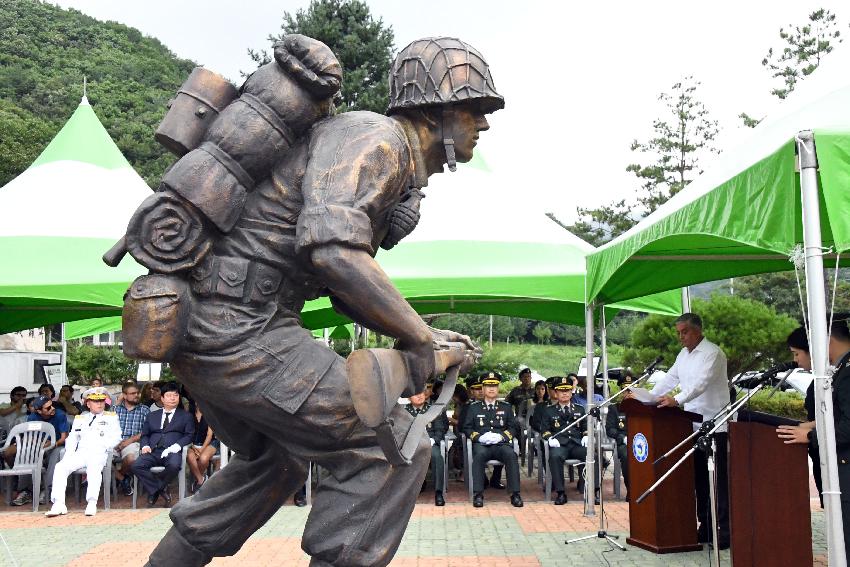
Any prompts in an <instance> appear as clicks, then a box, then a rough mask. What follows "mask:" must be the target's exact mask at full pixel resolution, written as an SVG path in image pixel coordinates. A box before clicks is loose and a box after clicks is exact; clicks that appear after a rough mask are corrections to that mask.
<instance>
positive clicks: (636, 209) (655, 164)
mask: <svg viewBox="0 0 850 567" xmlns="http://www.w3.org/2000/svg"><path fill="white" fill-rule="evenodd" d="M699 86H700V82H699V81H696V80H695V79H694V78H693V77H691V76H688V77H685V78H684V79H683V80H681V81H679V82H677V83H675V84H673V86H672V87H671V89H670V91H669V92H664V93H661V94H660V95H659V97H658V99H659V100H660V101H661V102H662V103H663V105H664V107H665V112H664V114H663V115H662V116H661V117H660V118H658V119H656V120H655V121H654V122H653V124H652V130H653V133H652V135H651V136H650V138H649V139H648V140H646V141H644V142H639V141H638V140H635V141H634V142H632V145H631V149H632V151H633V152H638V153H639V154H640V155H641V156H642V157H644V158H645V159H646V160H647V161H644V163H643V164H640V163H633V164H630V165H629V166H628V167H627V168H626V171H629V172H631V173H633V174H634V175H635V177H637V179H638V182H639V183H640V189H639V191H638V192H637V198H636V200H635V202H630V201H629V200H627V199H623V200H619V201H615V202H613V203H610V204H608V205H604V206H602V207H599V208H595V209H585V208H581V207H580V208H578V209H577V212H578V215H579V220H578V221H577V222H576V223H575V224H573V225H572V226H571V227H570V230H571V231H572V232H573V233H574V234H576V235H578V236H579V237H581V238H583V239H585V240H587V241H588V242H591V243H592V244H595V245H599V244H602V243H604V242H607V241H608V240H611V239H612V238H614V237H616V236H618V235H619V234H621V233H623V232H625V231H626V230H628V229H629V228H631V227H632V226H634V225H635V224H637V222H638V221H640V219H641V218H643V217H644V216H646V215H648V214H649V213H651V212H653V211H654V210H655V209H657V208H658V207H659V206H661V205H662V204H663V203H665V202H666V201H667V200H668V199H670V197H672V196H673V195H675V194H676V193H678V192H679V191H681V190H682V189H684V188H685V186H686V185H687V184H688V183H690V182H691V181H692V180H693V179H694V178H695V177H696V176H698V175H699V174H700V173H702V171H701V169H700V162H701V160H702V159H703V158H704V157H705V156H707V155H708V154H711V153H719V150H718V149H717V148H716V147H715V146H714V140H715V138H716V137H717V133H718V131H719V127H718V123H717V121H716V120H712V119H711V117H710V115H709V111H708V109H707V108H706V106H705V104H704V103H703V102H702V101H701V100H699V98H698V95H697V90H698V88H699Z"/></svg>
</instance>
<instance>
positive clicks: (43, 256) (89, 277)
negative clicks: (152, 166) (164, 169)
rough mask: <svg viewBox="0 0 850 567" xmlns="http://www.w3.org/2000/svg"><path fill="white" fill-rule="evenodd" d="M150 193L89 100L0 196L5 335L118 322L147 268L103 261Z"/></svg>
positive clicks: (0, 323) (0, 322)
mask: <svg viewBox="0 0 850 567" xmlns="http://www.w3.org/2000/svg"><path fill="white" fill-rule="evenodd" d="M149 194H150V189H149V188H148V186H147V184H146V183H145V182H144V180H143V179H142V178H141V177H140V176H139V175H138V174H137V173H136V172H135V170H133V168H132V167H131V166H130V164H129V163H128V162H127V160H126V159H125V158H124V156H123V155H122V154H121V151H120V150H119V149H118V147H117V146H116V145H115V143H114V142H113V141H112V139H111V138H110V137H109V134H108V133H107V132H106V129H105V128H104V127H103V125H102V124H101V123H100V121H99V120H98V119H97V116H96V115H95V113H94V111H93V110H92V107H91V106H90V105H89V103H88V101H87V100H86V98H85V97H83V100H82V102H81V103H80V105H79V106H78V107H77V109H76V111H75V112H74V114H73V115H72V116H71V118H70V119H69V120H68V122H67V123H66V124H65V125H64V126H63V128H62V129H61V130H60V131H59V133H58V134H57V135H56V137H54V138H53V140H52V141H51V142H50V144H49V145H48V146H47V147H46V148H45V149H44V151H43V152H42V153H41V155H39V156H38V158H37V159H36V160H35V162H33V164H32V165H31V166H30V167H29V168H28V169H27V170H25V171H24V172H23V173H21V174H20V175H19V176H18V177H16V178H15V179H13V180H12V181H10V182H9V183H8V184H6V185H5V186H4V187H2V188H0V266H2V267H3V269H2V270H0V333H7V332H11V331H18V330H22V329H30V328H33V327H41V326H45V325H51V324H54V323H61V322H64V321H73V320H76V319H88V318H91V317H97V316H100V315H104V314H115V313H120V308H116V306H120V305H121V303H122V296H123V295H124V292H125V291H126V290H127V286H128V282H131V281H132V280H133V279H134V278H135V277H136V276H137V275H139V274H141V273H143V269H142V268H141V266H138V265H137V264H135V263H134V262H133V260H132V259H131V258H126V259H125V260H124V261H123V262H122V263H121V265H120V266H118V268H114V269H113V268H109V267H108V266H106V265H105V264H103V262H102V261H101V260H100V257H101V256H102V255H103V253H104V252H105V251H106V250H108V249H109V248H110V247H111V246H112V245H113V244H114V243H115V241H116V240H118V238H120V237H121V236H122V235H123V234H124V230H125V229H126V225H127V220H128V219H129V217H130V215H131V214H132V213H133V211H134V210H135V209H136V207H137V206H138V204H139V203H140V202H141V201H142V200H143V199H144V198H145V197H147V196H148V195H149Z"/></svg>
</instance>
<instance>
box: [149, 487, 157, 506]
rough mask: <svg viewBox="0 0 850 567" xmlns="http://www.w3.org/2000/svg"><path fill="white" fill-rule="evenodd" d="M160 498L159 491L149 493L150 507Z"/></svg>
mask: <svg viewBox="0 0 850 567" xmlns="http://www.w3.org/2000/svg"><path fill="white" fill-rule="evenodd" d="M158 498H159V491H156V492H154V493H153V494H148V507H150V506H153V505H154V504H156V501H157V499H158Z"/></svg>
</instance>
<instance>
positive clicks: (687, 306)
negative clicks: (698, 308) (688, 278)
mask: <svg viewBox="0 0 850 567" xmlns="http://www.w3.org/2000/svg"><path fill="white" fill-rule="evenodd" d="M690 312H691V288H690V287H688V286H685V287H683V288H682V313H690Z"/></svg>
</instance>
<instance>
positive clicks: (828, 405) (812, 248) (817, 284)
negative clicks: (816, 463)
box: [797, 131, 847, 566]
mask: <svg viewBox="0 0 850 567" xmlns="http://www.w3.org/2000/svg"><path fill="white" fill-rule="evenodd" d="M797 151H798V155H799V158H800V193H801V197H802V206H803V246H804V247H805V252H806V296H807V300H808V308H809V329H810V332H811V337H810V338H809V348H810V350H811V355H812V373H813V374H814V377H815V407H816V408H818V411H817V412H815V420H816V424H817V435H818V443H819V445H820V447H821V449H822V450H821V452H820V467H821V474H822V477H823V503H824V508H825V512H826V514H825V517H826V536H827V544H828V553H829V565H835V566H846V565H847V558H846V556H845V550H844V528H843V524H842V520H841V489H840V486H839V484H838V463H837V460H836V459H837V455H836V449H835V447H836V444H835V422H834V420H833V407H832V378H831V377H830V376H827V372H826V368H827V366H828V365H829V355H828V351H827V342H828V340H829V339H828V330H827V328H826V322H827V319H826V317H827V313H826V290H825V288H824V278H823V275H824V270H823V248H822V245H823V242H822V240H821V231H820V200H819V189H818V178H817V167H818V163H817V154H816V151H815V140H814V136H813V134H812V132H811V131H804V132H800V133H799V134H797ZM823 448H826V450H823Z"/></svg>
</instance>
